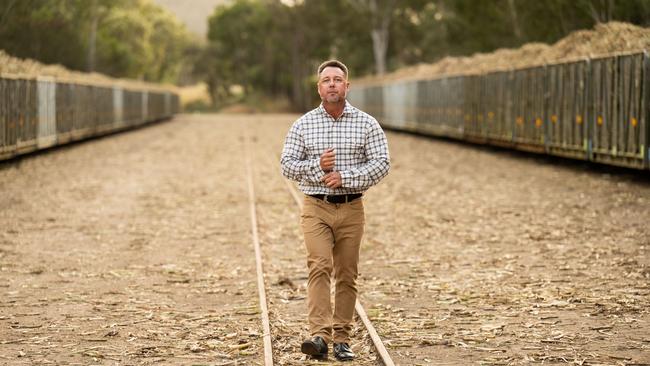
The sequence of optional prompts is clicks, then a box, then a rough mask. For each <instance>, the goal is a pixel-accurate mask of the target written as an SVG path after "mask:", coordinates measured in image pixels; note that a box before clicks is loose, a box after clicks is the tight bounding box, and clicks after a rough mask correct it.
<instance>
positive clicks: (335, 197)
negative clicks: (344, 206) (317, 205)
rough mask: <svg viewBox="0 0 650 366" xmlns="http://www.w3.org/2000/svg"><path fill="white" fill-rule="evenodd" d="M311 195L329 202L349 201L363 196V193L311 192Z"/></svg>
mask: <svg viewBox="0 0 650 366" xmlns="http://www.w3.org/2000/svg"><path fill="white" fill-rule="evenodd" d="M309 196H310V197H314V198H318V199H319V200H323V201H325V202H329V203H348V202H352V201H354V200H356V199H357V198H359V197H361V196H363V194H361V193H352V194H337V195H327V194H310V195H309Z"/></svg>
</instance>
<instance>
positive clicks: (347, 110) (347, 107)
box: [318, 100, 356, 117]
mask: <svg viewBox="0 0 650 366" xmlns="http://www.w3.org/2000/svg"><path fill="white" fill-rule="evenodd" d="M318 110H319V111H320V112H321V113H323V114H326V115H328V116H329V114H328V113H327V111H326V110H325V107H323V103H322V102H321V104H320V105H319V106H318ZM353 114H356V108H354V107H353V106H352V104H350V102H348V101H347V100H346V101H345V107H343V114H341V117H343V116H349V115H353Z"/></svg>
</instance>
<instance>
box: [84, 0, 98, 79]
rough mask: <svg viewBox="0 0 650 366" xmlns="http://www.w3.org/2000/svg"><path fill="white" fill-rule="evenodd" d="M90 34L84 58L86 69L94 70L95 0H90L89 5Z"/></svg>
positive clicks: (96, 14) (96, 21)
mask: <svg viewBox="0 0 650 366" xmlns="http://www.w3.org/2000/svg"><path fill="white" fill-rule="evenodd" d="M90 16H91V21H90V34H89V35H88V57H87V59H86V71H88V72H93V71H95V55H96V52H97V51H96V49H97V23H98V22H99V12H98V10H97V0H92V3H91V6H90Z"/></svg>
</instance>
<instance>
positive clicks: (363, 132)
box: [281, 60, 390, 361]
mask: <svg viewBox="0 0 650 366" xmlns="http://www.w3.org/2000/svg"><path fill="white" fill-rule="evenodd" d="M349 87H350V83H349V82H348V69H347V67H346V66H345V65H344V64H343V63H342V62H340V61H337V60H330V61H326V62H324V63H322V64H321V65H320V66H319V67H318V94H319V95H320V97H321V100H322V103H321V105H320V106H319V107H318V108H316V109H314V110H312V111H310V112H308V113H306V114H305V115H303V116H302V117H301V118H300V119H298V120H297V121H296V122H295V123H294V124H293V126H292V127H291V129H290V130H289V133H288V134H287V137H286V140H285V143H284V149H283V151H282V157H281V165H282V174H283V175H284V176H285V177H287V178H289V179H292V180H295V181H298V182H299V187H300V190H301V191H302V192H303V193H304V194H305V197H304V205H303V212H302V216H301V226H302V231H303V234H304V238H305V246H306V248H307V266H308V268H309V278H308V281H307V306H308V312H309V332H310V334H311V338H310V339H307V340H305V341H304V342H303V343H302V345H301V347H300V349H301V351H302V352H303V353H305V354H307V355H310V356H311V357H313V358H317V359H326V358H327V353H328V344H329V343H330V342H332V341H333V342H334V346H333V351H334V356H335V357H336V358H337V359H338V360H341V361H346V360H352V359H354V353H353V352H352V350H351V349H350V345H349V341H350V333H351V331H352V320H353V315H354V305H355V302H356V299H357V287H356V279H357V274H358V271H357V266H358V264H359V248H360V244H361V237H362V236H363V229H364V211H363V201H362V195H363V192H364V191H366V190H367V189H368V188H370V187H371V186H373V185H375V184H377V183H379V181H380V180H381V179H382V178H384V177H385V176H386V175H387V174H388V170H389V168H390V162H389V155H388V144H387V141H386V136H385V135H384V132H383V131H382V129H381V127H380V126H379V123H377V120H375V119H374V118H373V117H371V116H370V115H368V114H367V113H365V112H362V111H361V110H359V109H357V108H355V107H353V106H352V105H350V104H349V103H348V102H347V101H346V96H347V92H348V90H349ZM332 271H333V272H334V278H335V280H336V290H335V297H334V312H333V313H332V306H331V299H330V278H331V274H332Z"/></svg>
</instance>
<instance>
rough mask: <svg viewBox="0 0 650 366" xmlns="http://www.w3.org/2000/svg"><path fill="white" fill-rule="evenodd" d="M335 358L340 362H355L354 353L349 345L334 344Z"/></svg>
mask: <svg viewBox="0 0 650 366" xmlns="http://www.w3.org/2000/svg"><path fill="white" fill-rule="evenodd" d="M334 357H336V359H337V360H339V361H351V360H354V352H352V350H351V349H350V345H349V344H347V343H334Z"/></svg>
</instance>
